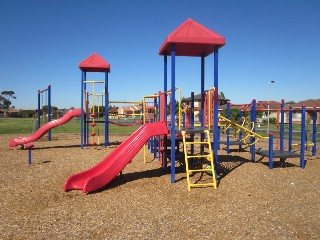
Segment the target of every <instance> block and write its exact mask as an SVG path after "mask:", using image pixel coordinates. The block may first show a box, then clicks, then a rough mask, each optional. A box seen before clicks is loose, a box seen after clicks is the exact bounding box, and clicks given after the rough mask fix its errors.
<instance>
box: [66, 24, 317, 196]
mask: <svg viewBox="0 0 320 240" xmlns="http://www.w3.org/2000/svg"><path fill="white" fill-rule="evenodd" d="M195 36H196V37H197V38H194V37H195ZM224 44H225V39H224V37H222V36H220V35H218V34H216V33H214V32H212V31H211V30H209V29H207V28H205V27H204V26H202V25H200V24H198V23H197V22H195V21H193V20H192V19H188V20H187V21H185V22H184V23H183V24H181V25H180V26H179V27H178V28H177V29H176V30H174V31H173V32H172V33H171V34H169V36H168V37H167V38H166V39H165V41H164V42H163V44H162V45H161V47H160V49H159V55H163V56H164V85H163V91H159V92H158V94H154V95H152V96H151V98H152V99H153V100H154V107H155V109H158V113H156V111H155V114H154V119H152V122H154V123H149V125H148V126H150V127H147V129H148V130H147V131H148V132H150V133H149V137H152V139H151V144H150V146H149V149H150V150H151V151H152V152H154V153H155V155H154V157H156V155H157V153H158V157H159V162H160V164H161V165H162V166H163V168H165V169H167V165H168V164H171V166H170V173H171V182H172V183H175V181H176V179H175V171H176V162H177V160H178V158H177V157H178V156H176V153H177V152H178V151H179V142H183V146H184V147H183V149H184V160H185V166H186V173H187V183H188V190H190V189H191V187H201V186H213V187H214V188H216V186H217V179H216V177H217V167H218V162H219V161H218V149H219V143H220V127H221V126H225V128H226V130H227V132H228V133H227V136H228V137H229V131H230V129H231V128H235V129H236V130H235V131H236V133H239V134H240V136H241V135H242V134H244V136H242V137H241V138H240V139H238V140H237V141H238V142H241V143H243V144H245V145H248V146H250V152H251V160H252V161H255V154H260V155H262V154H265V152H262V151H260V152H259V151H256V149H255V145H256V144H257V142H258V141H259V140H261V139H269V141H272V139H273V136H272V135H270V136H266V137H265V136H262V135H260V134H258V133H256V129H255V122H256V112H255V111H256V101H255V100H254V101H253V102H252V104H251V105H250V107H251V111H252V112H251V115H250V121H248V123H247V124H246V125H245V118H241V119H242V122H240V124H239V123H236V122H235V121H233V120H230V119H229V117H230V116H227V118H225V117H223V116H221V115H219V112H218V50H219V48H221V47H222V46H224ZM212 53H213V54H214V68H213V70H214V79H213V83H214V86H213V87H212V88H210V89H209V90H205V89H204V86H205V71H204V69H205V57H207V56H209V55H210V54H212ZM168 56H171V87H170V88H168V84H167V82H168V69H167V68H168ZM176 56H193V57H200V58H201V104H200V124H199V126H195V123H194V101H193V100H191V103H190V104H191V106H190V110H188V108H187V109H185V110H184V112H183V114H182V113H181V112H182V110H181V102H180V99H179V101H178V103H179V107H178V109H176V103H177V101H176V92H177V90H178V93H179V88H177V87H176V84H175V83H176V76H175V62H176ZM92 68H95V69H96V66H92ZM106 94H107V92H106ZM178 98H179V97H178ZM191 99H194V93H191ZM168 103H169V104H168ZM177 113H178V114H177ZM302 121H303V119H302ZM159 122H160V123H161V124H162V127H161V128H162V129H163V132H165V130H164V126H167V128H168V134H161V133H159V132H157V133H151V132H152V131H153V130H151V129H154V126H155V125H154V124H159ZM163 123H166V124H165V125H163ZM282 123H283V121H282ZM146 124H147V123H146V121H145V118H144V125H143V126H145V125H146ZM151 126H152V127H151ZM142 128H145V127H142ZM302 130H303V129H302ZM140 131H142V130H138V131H137V132H135V133H134V134H133V135H132V136H130V137H129V138H128V140H126V141H125V142H124V143H126V144H128V146H129V144H131V142H137V143H138V148H139V149H140V148H141V147H142V145H143V144H142V142H144V141H147V140H146V139H143V140H141V139H135V137H134V136H135V135H138V134H139V132H140ZM196 134H199V135H200V140H196V139H195V135H196ZM211 134H212V135H213V141H211V136H210V135H211ZM181 136H182V137H181ZM301 136H302V138H303V136H304V135H303V134H302V135H301ZM281 137H282V139H283V131H282V130H281ZM129 139H130V140H129ZM149 140H150V139H149ZM211 143H212V145H211ZM227 144H228V146H229V144H230V141H229V140H227ZM196 145H198V146H199V149H200V152H199V153H195V149H196V148H195V146H196ZM280 145H281V146H280V151H281V154H283V155H281V157H280V159H281V160H283V159H285V158H288V157H298V156H300V157H301V160H300V162H301V164H300V167H301V168H304V153H303V151H301V153H300V155H297V154H295V153H291V152H289V151H288V152H285V151H284V149H283V147H282V145H283V143H280ZM144 146H145V145H144ZM272 146H273V144H272ZM301 146H304V142H303V140H302V143H301ZM205 147H207V148H208V149H209V152H207V153H206V152H205V151H204V149H205ZM314 147H315V144H314ZM123 149H126V147H125V146H123V145H122V146H121V148H120V149H119V150H117V149H116V150H115V151H113V152H112V153H111V154H110V159H108V158H106V159H104V160H103V161H102V162H101V163H99V164H98V165H97V166H95V167H93V168H91V169H89V170H87V171H84V172H82V173H78V174H75V175H73V176H71V177H69V178H68V180H67V181H66V184H65V190H67V191H68V190H72V189H82V190H83V191H84V192H90V191H95V190H96V189H98V188H100V187H102V186H104V185H106V184H107V183H108V182H109V181H110V180H111V178H113V177H115V176H116V175H117V174H118V173H119V172H121V171H122V169H123V168H124V167H125V165H126V164H127V163H128V162H130V161H131V159H132V158H133V156H134V155H135V154H133V155H130V159H128V158H126V159H125V161H123V159H122V160H120V159H119V160H116V159H115V158H114V157H113V156H118V151H119V152H121V151H122V150H123ZM144 149H145V150H144V151H146V147H144ZM270 149H271V150H270ZM135 150H138V149H136V148H135ZM277 153H278V152H275V151H273V148H272V147H270V148H269V150H268V151H267V156H269V167H270V168H272V166H273V158H276V157H278V155H277ZM107 159H108V161H110V162H112V164H116V163H117V162H119V164H120V162H121V167H119V168H116V171H115V172H113V171H112V172H113V175H112V177H110V178H109V177H105V175H107V172H105V171H104V170H103V169H102V168H104V167H103V166H104V164H106V161H107ZM195 159H200V160H199V162H200V164H201V166H200V167H199V166H197V167H196V168H195V169H193V168H192V167H193V166H190V164H191V165H193V161H194V160H195ZM144 161H145V162H146V160H145V154H144ZM302 162H303V163H302ZM189 163H190V164H189ZM110 164H111V163H110ZM98 166H100V168H101V170H100V171H98V170H97V169H99V167H98ZM104 169H105V170H107V169H109V167H105V168H104ZM208 169H209V170H210V172H211V173H212V180H211V181H210V182H209V183H205V184H203V183H191V179H190V175H191V174H193V173H196V172H207V173H208ZM109 171H110V170H109ZM95 178H97V179H104V180H101V181H100V180H99V183H96V185H95V186H91V185H92V184H93V185H94V184H95V183H94V180H90V179H95ZM88 179H89V180H88ZM90 182H92V183H90ZM87 185H90V187H87Z"/></svg>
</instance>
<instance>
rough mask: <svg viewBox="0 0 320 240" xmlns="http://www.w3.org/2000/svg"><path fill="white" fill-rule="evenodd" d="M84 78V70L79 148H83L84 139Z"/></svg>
mask: <svg viewBox="0 0 320 240" xmlns="http://www.w3.org/2000/svg"><path fill="white" fill-rule="evenodd" d="M84 79H85V72H84V71H81V117H80V119H81V122H80V124H81V126H80V131H81V148H83V140H84V114H83V107H84V106H83V102H84V99H83V90H84V89H83V87H84V86H83V85H84V83H83V81H84Z"/></svg>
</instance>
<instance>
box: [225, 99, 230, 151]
mask: <svg viewBox="0 0 320 240" xmlns="http://www.w3.org/2000/svg"><path fill="white" fill-rule="evenodd" d="M227 118H228V119H230V102H229V101H228V103H227ZM226 134H227V147H226V151H227V154H229V153H230V136H229V135H230V128H228V129H227V132H226Z"/></svg>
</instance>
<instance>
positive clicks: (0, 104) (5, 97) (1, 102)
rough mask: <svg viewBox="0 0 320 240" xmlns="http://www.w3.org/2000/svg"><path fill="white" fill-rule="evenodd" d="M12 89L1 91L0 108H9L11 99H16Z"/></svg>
mask: <svg viewBox="0 0 320 240" xmlns="http://www.w3.org/2000/svg"><path fill="white" fill-rule="evenodd" d="M14 94H15V93H14V91H3V92H1V95H0V108H2V109H9V108H10V107H11V104H12V102H11V100H12V99H16V97H15V96H14ZM12 108H14V106H12Z"/></svg>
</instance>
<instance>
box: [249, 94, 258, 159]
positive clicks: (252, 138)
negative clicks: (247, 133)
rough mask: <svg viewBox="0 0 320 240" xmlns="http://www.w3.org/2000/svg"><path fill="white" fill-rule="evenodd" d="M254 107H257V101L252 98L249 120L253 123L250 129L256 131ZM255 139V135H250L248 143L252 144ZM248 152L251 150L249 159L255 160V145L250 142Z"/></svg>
mask: <svg viewBox="0 0 320 240" xmlns="http://www.w3.org/2000/svg"><path fill="white" fill-rule="evenodd" d="M256 107H257V102H256V99H253V100H252V104H251V114H250V121H251V122H252V123H253V124H254V125H253V129H252V131H253V132H255V131H256V127H255V123H256ZM254 141H255V137H250V143H251V144H252V143H253V142H254ZM250 152H251V160H252V161H253V162H254V161H255V156H256V145H255V144H252V145H251V146H250Z"/></svg>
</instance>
